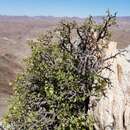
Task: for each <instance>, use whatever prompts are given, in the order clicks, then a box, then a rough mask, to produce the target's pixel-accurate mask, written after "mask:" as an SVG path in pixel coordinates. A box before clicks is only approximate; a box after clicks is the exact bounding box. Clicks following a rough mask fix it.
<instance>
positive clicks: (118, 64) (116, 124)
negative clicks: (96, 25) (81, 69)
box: [93, 42, 130, 130]
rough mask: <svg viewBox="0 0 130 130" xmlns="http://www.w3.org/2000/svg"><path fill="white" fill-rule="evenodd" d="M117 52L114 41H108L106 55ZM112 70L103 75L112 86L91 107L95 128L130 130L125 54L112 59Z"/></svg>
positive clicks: (129, 101)
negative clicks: (108, 79) (94, 106)
mask: <svg viewBox="0 0 130 130" xmlns="http://www.w3.org/2000/svg"><path fill="white" fill-rule="evenodd" d="M115 53H117V49H116V43H115V42H110V44H109V47H108V49H107V50H106V54H107V56H111V55H114V54H115ZM109 62H111V64H112V66H111V69H112V70H113V72H109V71H108V72H106V71H105V72H104V73H103V75H104V76H106V77H108V76H109V78H110V79H111V82H112V85H113V87H111V88H108V89H107V90H106V95H105V96H104V97H102V98H101V100H100V101H99V102H98V104H97V106H96V108H94V109H93V114H94V118H95V129H96V130H130V88H129V87H130V85H129V83H130V82H129V80H130V77H129V71H130V63H129V62H128V61H127V60H126V59H125V56H121V55H119V56H117V58H115V59H112V60H111V61H109Z"/></svg>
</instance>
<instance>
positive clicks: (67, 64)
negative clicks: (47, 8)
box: [4, 12, 115, 130]
mask: <svg viewBox="0 0 130 130" xmlns="http://www.w3.org/2000/svg"><path fill="white" fill-rule="evenodd" d="M114 23H115V15H114V16H112V15H111V14H110V13H109V12H108V14H107V16H106V17H104V20H103V23H102V24H96V22H95V21H94V20H93V18H92V17H90V18H89V19H87V20H86V21H85V22H84V23H83V24H78V23H76V22H66V21H62V22H61V23H60V25H59V27H58V28H57V29H55V30H54V31H52V32H48V33H47V34H45V35H42V36H41V37H40V38H38V39H37V40H36V41H30V42H29V44H30V46H31V49H32V54H31V56H30V57H29V58H28V59H26V68H25V70H24V72H23V73H22V74H20V75H19V76H18V77H17V79H16V81H15V83H14V85H13V86H14V95H13V97H12V99H11V102H10V109H9V112H8V114H7V115H6V116H5V118H4V123H5V126H6V127H8V128H7V129H8V130H87V129H88V130H89V129H92V128H93V125H92V124H90V125H89V123H91V122H93V119H92V117H90V116H89V115H88V110H89V102H90V97H91V96H95V97H97V98H98V97H100V96H101V95H102V94H103V93H104V90H105V89H106V87H107V86H109V85H110V84H111V83H110V80H109V78H106V77H103V76H102V75H101V73H102V71H103V70H104V69H108V70H110V65H108V66H104V63H105V62H106V61H107V60H109V59H111V58H113V57H114V56H113V57H110V58H106V57H105V55H104V52H103V50H104V48H106V47H107V45H108V44H109V38H110V33H109V31H108V28H109V27H110V26H111V25H113V24H114ZM104 40H105V41H106V42H104ZM105 58H106V59H105ZM88 116H89V117H88ZM87 119H88V120H87ZM89 126H90V127H91V128H90V127H89ZM9 127H10V128H9Z"/></svg>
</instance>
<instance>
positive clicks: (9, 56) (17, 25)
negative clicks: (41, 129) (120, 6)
mask: <svg viewBox="0 0 130 130" xmlns="http://www.w3.org/2000/svg"><path fill="white" fill-rule="evenodd" d="M61 19H62V18H58V17H44V16H42V17H41V16H39V17H27V16H0V117H1V116H2V115H3V113H4V111H5V110H6V108H7V98H8V97H9V95H11V94H12V88H11V86H10V85H9V84H10V82H12V81H13V80H14V79H15V77H16V74H17V73H18V72H20V71H22V68H23V67H22V66H23V62H22V59H23V58H25V57H26V56H28V55H29V54H30V49H29V47H28V45H27V40H28V39H32V38H36V37H37V36H38V35H39V34H41V33H43V32H44V31H45V30H48V29H52V28H54V27H55V26H56V25H57V24H58V22H59V21H60V20H61ZM67 19H71V20H77V21H79V22H82V21H83V19H81V18H76V17H73V18H67ZM95 19H96V20H99V19H100V18H99V17H95ZM117 21H118V22H117V25H116V26H114V27H113V28H112V29H111V30H112V40H114V41H116V42H117V43H118V48H121V49H124V48H126V47H127V46H128V45H130V17H119V18H118V19H117Z"/></svg>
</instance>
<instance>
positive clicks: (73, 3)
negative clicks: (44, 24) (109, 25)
mask: <svg viewBox="0 0 130 130" xmlns="http://www.w3.org/2000/svg"><path fill="white" fill-rule="evenodd" d="M108 9H109V10H110V11H111V12H112V13H114V12H118V16H130V0H0V15H14V16H19V15H20V16H21V15H22V16H23V15H27V16H61V17H62V16H69V17H73V16H78V17H87V16H89V15H93V16H101V15H104V14H105V11H106V10H108Z"/></svg>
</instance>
